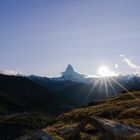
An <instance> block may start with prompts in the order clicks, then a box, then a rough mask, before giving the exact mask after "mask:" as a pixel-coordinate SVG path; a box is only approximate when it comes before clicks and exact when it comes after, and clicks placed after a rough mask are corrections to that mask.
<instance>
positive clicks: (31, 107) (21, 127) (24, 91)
mask: <svg viewBox="0 0 140 140" xmlns="http://www.w3.org/2000/svg"><path fill="white" fill-rule="evenodd" d="M68 110H70V109H69V107H68V105H66V104H65V101H63V100H62V99H60V98H59V97H58V96H57V95H56V94H55V93H52V92H51V91H49V90H48V89H47V88H45V87H43V86H41V85H39V84H37V83H35V82H33V81H31V80H29V79H28V78H26V77H23V76H8V75H3V74H0V139H4V140H5V139H6V140H8V139H10V140H11V139H12V138H15V137H17V136H20V135H23V134H25V133H27V132H30V131H32V130H36V129H39V128H43V127H45V126H46V125H47V124H48V123H49V122H50V121H51V118H52V116H55V115H58V114H60V113H63V112H65V111H68Z"/></svg>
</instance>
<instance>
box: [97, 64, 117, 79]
mask: <svg viewBox="0 0 140 140" xmlns="http://www.w3.org/2000/svg"><path fill="white" fill-rule="evenodd" d="M97 74H98V75H99V76H100V77H111V76H116V73H115V72H114V71H111V70H110V69H109V68H108V67H107V66H101V67H99V68H98V70H97Z"/></svg>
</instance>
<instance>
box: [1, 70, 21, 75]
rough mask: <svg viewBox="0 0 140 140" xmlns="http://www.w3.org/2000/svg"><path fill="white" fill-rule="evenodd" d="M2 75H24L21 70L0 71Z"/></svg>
mask: <svg viewBox="0 0 140 140" xmlns="http://www.w3.org/2000/svg"><path fill="white" fill-rule="evenodd" d="M0 73H1V74H5V75H22V73H21V72H19V70H0Z"/></svg>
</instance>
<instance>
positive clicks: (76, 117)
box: [42, 91, 140, 140]
mask: <svg viewBox="0 0 140 140" xmlns="http://www.w3.org/2000/svg"><path fill="white" fill-rule="evenodd" d="M131 95H133V96H135V97H136V99H135V98H133V97H132V96H130V95H129V94H128V93H125V94H122V95H119V96H114V97H111V98H108V99H106V100H104V101H100V102H92V103H91V104H89V105H88V106H86V107H83V108H79V109H75V110H73V111H71V112H68V113H65V114H63V115H61V116H59V117H58V118H57V119H56V120H55V123H53V124H52V125H50V126H48V127H47V128H45V129H43V130H42V131H43V132H47V134H49V135H50V136H52V137H53V138H54V139H56V140H64V139H66V138H67V136H68V135H69V134H71V132H72V130H73V129H74V128H75V127H76V126H77V125H78V124H79V123H81V122H82V121H83V120H85V119H86V118H88V117H91V118H92V117H101V118H106V119H109V120H112V121H115V122H117V123H120V124H125V125H126V126H129V127H133V128H136V129H138V128H140V118H139V116H140V91H138V92H132V93H131ZM101 137H102V134H101V133H100V132H98V131H97V130H96V127H93V126H91V125H90V124H89V125H87V126H86V127H85V129H83V131H82V132H81V133H80V135H79V136H78V137H76V138H75V139H76V140H77V139H79V140H83V139H84V140H91V139H92V140H93V139H94V140H98V139H100V138H101ZM136 137H137V139H135V140H138V138H139V135H138V134H137V135H136V136H135V138H136ZM104 140H105V139H104Z"/></svg>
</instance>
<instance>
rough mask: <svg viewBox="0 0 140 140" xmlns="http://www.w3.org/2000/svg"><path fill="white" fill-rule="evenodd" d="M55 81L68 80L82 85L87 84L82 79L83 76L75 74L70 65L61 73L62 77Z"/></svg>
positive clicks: (85, 80)
mask: <svg viewBox="0 0 140 140" xmlns="http://www.w3.org/2000/svg"><path fill="white" fill-rule="evenodd" d="M52 80H53V79H52ZM55 80H58V81H66V80H69V81H74V82H82V83H86V82H87V79H86V78H85V77H84V75H82V74H79V73H77V72H76V71H75V70H74V68H73V67H72V65H70V64H69V65H68V66H67V68H66V70H65V71H64V72H62V76H61V77H59V78H55Z"/></svg>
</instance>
